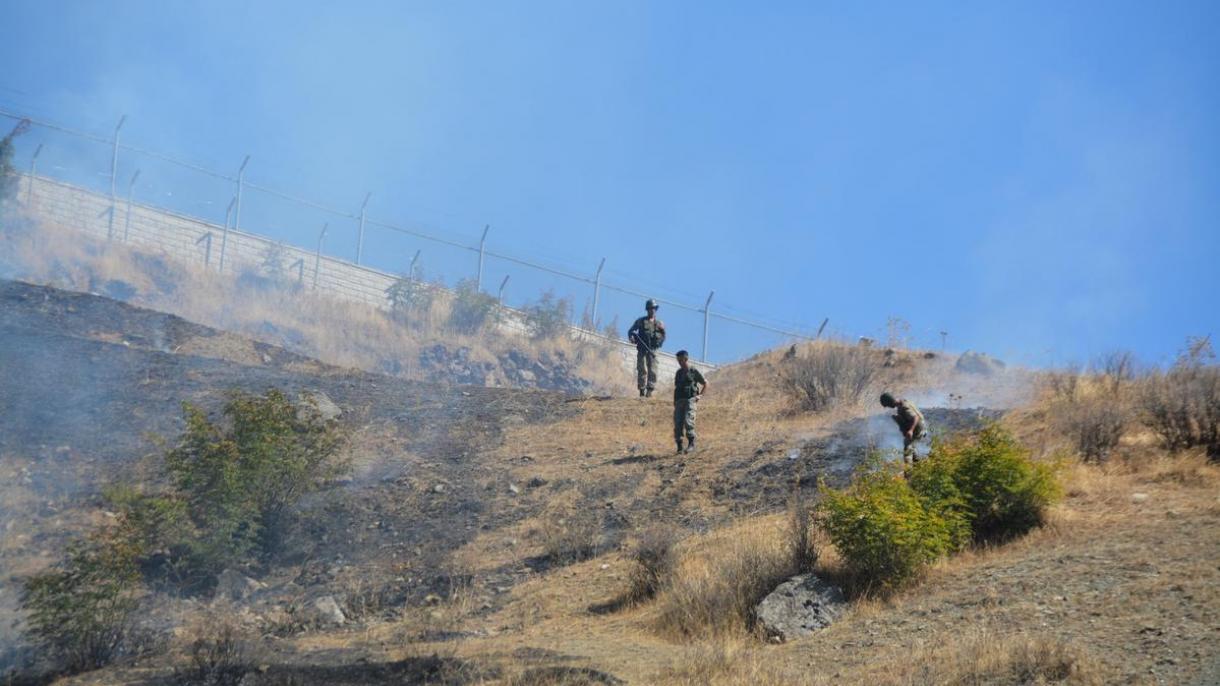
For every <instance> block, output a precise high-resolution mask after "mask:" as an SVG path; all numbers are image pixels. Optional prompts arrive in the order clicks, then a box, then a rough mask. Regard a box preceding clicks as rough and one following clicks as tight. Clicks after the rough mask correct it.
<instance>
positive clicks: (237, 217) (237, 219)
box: [233, 155, 250, 231]
mask: <svg viewBox="0 0 1220 686" xmlns="http://www.w3.org/2000/svg"><path fill="white" fill-rule="evenodd" d="M247 164H250V156H249V155H246V159H244V160H242V161H241V166H240V167H238V168H237V197H236V198H234V200H233V201H234V202H236V203H237V208H236V210H235V211H234V213H233V230H234V231H241V191H242V186H245V185H246V165H247Z"/></svg>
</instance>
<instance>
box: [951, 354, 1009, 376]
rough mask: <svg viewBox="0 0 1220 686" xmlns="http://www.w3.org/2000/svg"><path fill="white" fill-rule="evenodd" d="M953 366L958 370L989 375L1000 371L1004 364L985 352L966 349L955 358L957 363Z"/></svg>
mask: <svg viewBox="0 0 1220 686" xmlns="http://www.w3.org/2000/svg"><path fill="white" fill-rule="evenodd" d="M953 366H954V367H955V368H956V369H957V370H958V371H959V372H965V373H967V374H981V375H983V376H990V375H992V374H995V373H996V372H998V371H1002V370H1003V369H1004V367H1005V366H1006V365H1005V364H1004V363H1003V362H1001V361H999V360H997V359H995V358H993V357H991V356H990V355H987V354H985V353H976V352H973V351H970V350H967V351H966V352H964V353H962V354H961V356H960V357H958V358H957V363H956V364H954V365H953Z"/></svg>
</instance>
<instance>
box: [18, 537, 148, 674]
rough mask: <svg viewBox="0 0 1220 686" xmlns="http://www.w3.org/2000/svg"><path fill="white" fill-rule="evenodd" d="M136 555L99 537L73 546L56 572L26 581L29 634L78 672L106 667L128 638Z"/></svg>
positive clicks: (133, 605) (135, 584)
mask: <svg viewBox="0 0 1220 686" xmlns="http://www.w3.org/2000/svg"><path fill="white" fill-rule="evenodd" d="M135 552H136V551H135V549H134V548H133V547H131V546H130V545H127V544H125V543H124V542H123V541H122V540H120V539H114V538H111V537H109V536H104V535H103V536H98V537H94V538H90V539H86V540H84V541H80V542H77V543H74V544H72V545H71V546H69V548H68V554H67V557H66V559H65V560H64V561H63V562H62V563H61V564H60V565H59V566H58V567H56V568H55V569H52V570H49V571H46V572H42V573H40V574H37V575H35V576H33V577H31V578H29V579H27V580H26V582H25V584H24V588H23V593H22V599H21V603H22V606H23V607H24V608H25V610H26V613H27V619H26V622H27V624H28V629H27V630H28V632H29V634H30V635H31V636H32V637H33V638H34V639H35V640H36V641H37V642H38V643H40V644H41V646H42V647H43V649H45V650H46V651H47V652H48V653H50V654H53V655H55V656H56V657H58V658H59V659H61V660H63V662H64V664H65V666H66V667H67V668H68V670H70V671H72V672H79V671H83V670H87V669H95V668H97V667H101V666H103V665H106V664H108V663H109V662H110V661H111V660H112V659H114V658H115V657H116V656H117V655H118V654H119V652H120V650H121V648H122V647H123V645H124V643H125V641H126V640H127V638H128V637H129V635H130V633H131V624H130V621H129V620H130V618H131V615H132V613H133V612H134V611H135V609H136V598H135V593H136V591H137V589H138V586H139V573H138V571H137V568H136V556H135Z"/></svg>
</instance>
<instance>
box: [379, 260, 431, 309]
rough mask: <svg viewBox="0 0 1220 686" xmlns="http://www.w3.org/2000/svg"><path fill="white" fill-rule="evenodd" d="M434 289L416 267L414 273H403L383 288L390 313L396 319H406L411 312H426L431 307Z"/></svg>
mask: <svg viewBox="0 0 1220 686" xmlns="http://www.w3.org/2000/svg"><path fill="white" fill-rule="evenodd" d="M434 296H435V289H434V288H433V287H432V286H431V285H429V284H428V283H427V282H425V281H424V279H423V273H422V272H421V271H420V270H418V269H416V270H415V273H414V274H403V275H402V276H400V277H398V279H397V280H396V281H394V283H392V284H390V285H389V287H388V288H386V289H385V297H386V300H387V301H388V302H389V304H390V314H391V315H392V316H394V317H396V318H398V319H406V318H408V317H410V316H411V315H413V314H416V313H420V312H427V311H428V310H430V309H431V308H432V299H433V297H434Z"/></svg>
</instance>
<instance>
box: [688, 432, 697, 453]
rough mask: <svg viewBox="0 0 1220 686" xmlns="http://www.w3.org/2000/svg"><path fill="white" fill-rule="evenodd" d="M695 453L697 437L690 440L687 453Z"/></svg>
mask: <svg viewBox="0 0 1220 686" xmlns="http://www.w3.org/2000/svg"><path fill="white" fill-rule="evenodd" d="M694 451H695V437H694V436H691V437H690V439H689V442H688V443H687V444H686V452H688V453H691V452H694Z"/></svg>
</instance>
